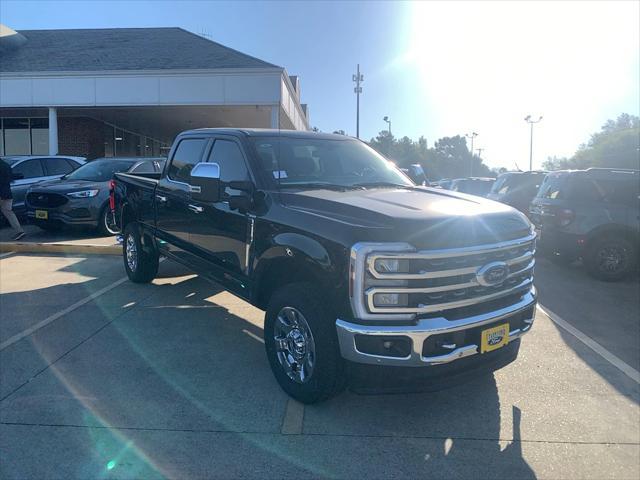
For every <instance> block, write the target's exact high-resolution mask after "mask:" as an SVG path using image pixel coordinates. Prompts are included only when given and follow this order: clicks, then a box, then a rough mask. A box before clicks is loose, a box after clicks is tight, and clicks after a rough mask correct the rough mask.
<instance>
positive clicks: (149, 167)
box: [131, 162, 156, 173]
mask: <svg viewBox="0 0 640 480" xmlns="http://www.w3.org/2000/svg"><path fill="white" fill-rule="evenodd" d="M155 172H156V170H155V168H153V162H142V163H140V164H138V165H136V166H135V167H134V168H133V170H131V173H155Z"/></svg>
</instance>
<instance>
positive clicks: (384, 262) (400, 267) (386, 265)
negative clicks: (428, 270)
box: [374, 258, 409, 273]
mask: <svg viewBox="0 0 640 480" xmlns="http://www.w3.org/2000/svg"><path fill="white" fill-rule="evenodd" d="M374 268H375V269H376V272H378V273H406V272H408V271H409V264H408V262H407V261H406V260H399V259H397V258H378V259H377V260H376V261H375V266H374Z"/></svg>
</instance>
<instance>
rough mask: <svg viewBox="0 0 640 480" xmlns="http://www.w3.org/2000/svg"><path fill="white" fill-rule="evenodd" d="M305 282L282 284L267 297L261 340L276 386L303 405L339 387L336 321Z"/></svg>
mask: <svg viewBox="0 0 640 480" xmlns="http://www.w3.org/2000/svg"><path fill="white" fill-rule="evenodd" d="M317 291H318V289H317V288H316V287H315V286H314V285H312V284H309V283H295V284H290V285H285V286H284V287H282V288H280V289H279V290H277V291H276V292H275V294H274V295H273V296H272V298H271V300H270V302H269V306H268V307H267V313H266V317H265V326H264V341H265V348H266V351H267V357H268V359H269V364H270V365H271V370H272V371H273V374H274V375H275V377H276V380H277V382H278V384H279V385H280V387H282V389H283V390H284V391H285V392H286V393H287V394H289V395H290V396H291V397H293V398H295V399H296V400H298V401H300V402H302V403H307V404H309V403H316V402H320V401H322V400H326V399H328V398H329V397H331V396H333V395H335V394H337V393H338V392H339V391H340V390H341V389H342V388H343V386H344V365H343V361H342V357H341V356H340V349H339V347H338V338H337V334H336V326H335V317H334V316H333V315H331V314H330V313H329V312H328V311H327V309H326V308H325V306H324V305H323V304H322V303H321V302H320V300H319V299H318V298H317V296H316V295H314V294H313V292H317Z"/></svg>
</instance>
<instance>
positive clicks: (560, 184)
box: [537, 173, 567, 200]
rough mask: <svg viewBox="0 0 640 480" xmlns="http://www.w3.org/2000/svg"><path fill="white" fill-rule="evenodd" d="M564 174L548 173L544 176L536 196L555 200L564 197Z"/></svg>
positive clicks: (565, 177) (565, 176)
mask: <svg viewBox="0 0 640 480" xmlns="http://www.w3.org/2000/svg"><path fill="white" fill-rule="evenodd" d="M566 179H567V175H566V174H564V175H563V174H559V173H550V174H548V175H547V176H546V178H545V179H544V181H543V182H542V185H541V186H540V190H538V194H537V197H538V198H547V199H550V200H557V199H560V198H563V197H564V190H565V189H566V186H565V184H566Z"/></svg>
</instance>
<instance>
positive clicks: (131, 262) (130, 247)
mask: <svg viewBox="0 0 640 480" xmlns="http://www.w3.org/2000/svg"><path fill="white" fill-rule="evenodd" d="M125 253H126V254H127V265H128V266H129V270H131V271H132V272H135V271H136V268H138V246H137V245H136V239H135V238H133V235H131V234H129V235H127V242H126V244H125Z"/></svg>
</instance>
